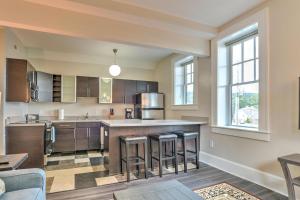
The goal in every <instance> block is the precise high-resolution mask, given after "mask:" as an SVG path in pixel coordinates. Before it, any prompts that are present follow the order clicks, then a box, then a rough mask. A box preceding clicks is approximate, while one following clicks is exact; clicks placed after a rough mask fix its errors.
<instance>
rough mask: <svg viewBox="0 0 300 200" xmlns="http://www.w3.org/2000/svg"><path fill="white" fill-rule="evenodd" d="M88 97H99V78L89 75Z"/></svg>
mask: <svg viewBox="0 0 300 200" xmlns="http://www.w3.org/2000/svg"><path fill="white" fill-rule="evenodd" d="M88 97H97V98H98V97H99V78H97V77H89V81H88Z"/></svg>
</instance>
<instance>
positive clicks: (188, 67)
mask: <svg viewBox="0 0 300 200" xmlns="http://www.w3.org/2000/svg"><path fill="white" fill-rule="evenodd" d="M186 73H187V74H189V73H192V65H191V64H188V65H186Z"/></svg>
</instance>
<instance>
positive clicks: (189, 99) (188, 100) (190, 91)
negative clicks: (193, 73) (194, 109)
mask: <svg viewBox="0 0 300 200" xmlns="http://www.w3.org/2000/svg"><path fill="white" fill-rule="evenodd" d="M186 91H187V93H186V104H193V101H194V95H193V94H194V85H193V84H190V85H187V88H186Z"/></svg>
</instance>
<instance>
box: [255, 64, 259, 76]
mask: <svg viewBox="0 0 300 200" xmlns="http://www.w3.org/2000/svg"><path fill="white" fill-rule="evenodd" d="M255 68H256V69H255V72H256V74H255V79H256V80H259V59H256V66H255Z"/></svg>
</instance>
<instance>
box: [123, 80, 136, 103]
mask: <svg viewBox="0 0 300 200" xmlns="http://www.w3.org/2000/svg"><path fill="white" fill-rule="evenodd" d="M124 82H125V92H124V96H125V99H124V103H126V104H135V102H136V101H135V95H136V93H137V92H136V82H137V81H134V80H125V81H124Z"/></svg>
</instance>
